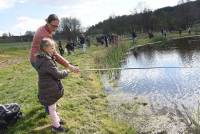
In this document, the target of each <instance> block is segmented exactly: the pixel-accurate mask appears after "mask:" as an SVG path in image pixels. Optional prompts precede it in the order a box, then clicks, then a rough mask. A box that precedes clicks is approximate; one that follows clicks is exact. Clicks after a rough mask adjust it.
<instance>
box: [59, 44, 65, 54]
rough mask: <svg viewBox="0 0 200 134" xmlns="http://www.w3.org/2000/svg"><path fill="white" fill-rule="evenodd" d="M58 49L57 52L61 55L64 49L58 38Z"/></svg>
mask: <svg viewBox="0 0 200 134" xmlns="http://www.w3.org/2000/svg"><path fill="white" fill-rule="evenodd" d="M58 50H59V52H60V55H61V56H63V55H64V52H65V51H64V49H63V47H62V43H61V41H60V40H59V42H58Z"/></svg>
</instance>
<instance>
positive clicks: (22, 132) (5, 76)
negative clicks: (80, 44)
mask: <svg viewBox="0 0 200 134" xmlns="http://www.w3.org/2000/svg"><path fill="white" fill-rule="evenodd" d="M28 44H29V43H28ZM12 45H13V46H14V48H12ZM8 46H9V47H8ZM15 46H18V43H17V44H6V45H5V44H3V45H2V44H0V48H2V49H1V50H4V51H3V53H0V60H2V59H6V58H8V57H9V59H18V58H20V59H21V60H20V62H17V63H16V64H9V65H7V66H6V67H0V80H1V82H0V94H1V96H3V97H1V98H0V104H5V103H12V102H16V103H19V104H20V105H21V108H22V109H21V110H22V112H23V118H22V119H20V120H19V121H18V122H17V123H16V124H15V125H14V126H10V127H9V129H8V131H7V132H6V133H7V134H31V133H33V134H50V133H51V131H50V125H51V122H50V120H49V118H47V116H46V114H45V113H44V108H43V106H42V105H41V104H40V103H39V102H38V98H37V90H38V89H37V73H36V71H35V70H34V69H33V68H32V67H31V65H30V63H29V61H28V58H27V57H28V52H29V50H28V49H27V48H30V46H27V48H26V49H22V50H21V49H20V47H21V48H24V46H23V45H22V46H20V47H19V46H18V47H17V48H16V47H15ZM10 47H11V48H10ZM105 51H106V48H104V47H95V46H92V47H91V48H89V49H88V50H87V53H85V54H83V53H81V52H80V51H78V52H76V54H75V55H71V56H65V58H67V59H69V61H71V62H72V63H73V64H77V65H79V67H80V68H81V70H82V72H81V73H80V74H79V75H77V74H73V73H70V75H69V77H68V78H66V79H64V80H63V81H62V82H63V85H64V88H65V94H64V96H63V97H62V99H61V100H59V102H58V104H59V106H58V112H59V113H60V116H61V118H62V119H63V120H65V122H66V125H65V127H68V128H69V129H70V131H69V132H68V133H69V134H80V133H82V134H91V133H100V134H111V133H112V134H115V133H122V134H123V133H124V134H125V133H131V134H132V133H135V130H134V128H132V127H130V126H129V125H128V124H126V123H123V122H120V121H117V120H115V119H113V118H112V117H110V116H109V111H108V102H107V100H106V94H105V92H104V90H103V85H102V83H101V81H100V77H99V74H98V73H95V72H88V71H84V69H86V68H89V67H96V66H97V65H96V63H95V57H97V56H102V58H103V56H104V52H105ZM6 56H7V57H6ZM5 57H6V58H5ZM61 68H62V67H61Z"/></svg>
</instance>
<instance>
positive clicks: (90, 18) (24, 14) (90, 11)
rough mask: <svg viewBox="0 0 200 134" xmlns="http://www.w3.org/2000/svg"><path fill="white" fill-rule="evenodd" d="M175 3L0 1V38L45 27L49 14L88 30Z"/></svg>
mask: <svg viewBox="0 0 200 134" xmlns="http://www.w3.org/2000/svg"><path fill="white" fill-rule="evenodd" d="M178 1H179V0H0V16H1V20H0V36H1V35H2V34H3V33H7V34H8V33H11V34H12V35H23V34H24V33H25V32H26V31H36V30H37V28H38V27H39V26H41V25H44V24H45V19H46V18H47V17H48V15H49V14H52V13H55V14H57V15H58V17H59V18H62V17H75V18H77V19H78V20H80V22H81V26H83V27H85V28H86V27H89V26H92V25H95V24H97V23H98V22H100V21H103V20H105V19H107V18H109V17H110V16H120V15H129V14H132V13H134V12H135V11H137V12H140V11H141V10H142V9H144V8H148V9H151V10H155V9H158V8H161V7H165V6H175V5H177V3H178Z"/></svg>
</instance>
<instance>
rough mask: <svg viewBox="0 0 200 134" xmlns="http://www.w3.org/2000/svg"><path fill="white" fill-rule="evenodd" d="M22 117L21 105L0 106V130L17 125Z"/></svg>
mask: <svg viewBox="0 0 200 134" xmlns="http://www.w3.org/2000/svg"><path fill="white" fill-rule="evenodd" d="M21 117H22V112H21V111H20V105H19V104H17V103H11V104H5V105H0V130H1V129H5V128H7V126H8V125H10V124H14V123H16V121H17V120H18V119H20V118H21Z"/></svg>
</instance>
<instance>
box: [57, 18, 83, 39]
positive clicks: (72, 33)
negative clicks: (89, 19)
mask: <svg viewBox="0 0 200 134" xmlns="http://www.w3.org/2000/svg"><path fill="white" fill-rule="evenodd" d="M80 27H81V23H80V21H79V20H78V19H76V18H71V17H70V18H68V17H64V18H61V27H60V30H61V32H62V33H63V34H64V35H65V37H66V38H67V39H68V40H75V39H76V37H77V36H78V35H79V34H80Z"/></svg>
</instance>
